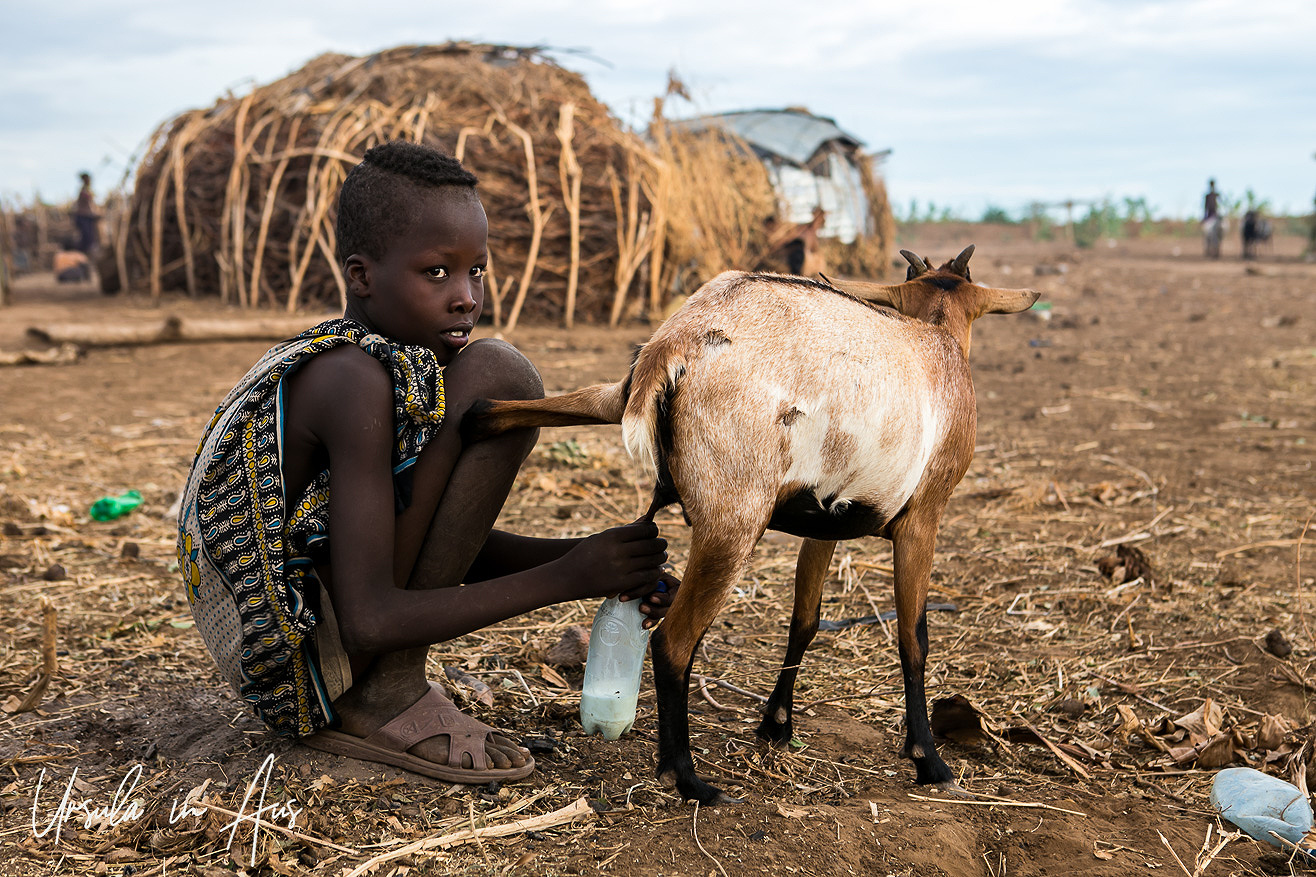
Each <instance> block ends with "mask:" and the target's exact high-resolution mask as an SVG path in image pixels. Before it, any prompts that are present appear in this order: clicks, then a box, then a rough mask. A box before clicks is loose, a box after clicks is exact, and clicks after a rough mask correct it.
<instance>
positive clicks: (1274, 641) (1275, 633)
mask: <svg viewBox="0 0 1316 877" xmlns="http://www.w3.org/2000/svg"><path fill="white" fill-rule="evenodd" d="M1266 651H1268V652H1270V653H1271V654H1272V655H1274V656H1275V657H1277V658H1287V657H1288V656H1289V655H1291V654H1293V645H1292V644H1291V643H1290V642H1289V640H1288V637H1286V636H1284V632H1283V631H1281V630H1280V629H1279V628H1278V627H1276V628H1275V629H1273V630H1272V631H1271V632H1270V633H1268V634H1266Z"/></svg>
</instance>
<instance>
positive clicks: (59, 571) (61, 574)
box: [41, 563, 69, 582]
mask: <svg viewBox="0 0 1316 877" xmlns="http://www.w3.org/2000/svg"><path fill="white" fill-rule="evenodd" d="M41 577H42V578H43V579H45V580H46V581H48V582H62V581H63V580H64V579H66V578H68V577H69V574H68V572H67V571H66V570H65V569H64V567H62V566H60V565H59V564H58V563H52V564H51V565H50V566H49V567H47V568H46V571H45V572H43V573H42V574H41Z"/></svg>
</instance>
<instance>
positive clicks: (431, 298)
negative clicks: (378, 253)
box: [345, 189, 489, 365]
mask: <svg viewBox="0 0 1316 877" xmlns="http://www.w3.org/2000/svg"><path fill="white" fill-rule="evenodd" d="M407 209H410V210H412V211H413V218H412V221H411V224H410V227H409V228H408V230H407V231H406V233H404V234H402V235H400V236H399V237H397V238H395V239H394V240H392V241H391V242H390V243H389V246H388V250H387V252H386V253H385V254H384V257H383V258H382V259H371V258H370V257H369V256H365V255H361V254H354V255H352V256H349V257H348V258H347V261H346V265H345V267H346V269H347V282H348V291H349V292H350V293H351V295H352V298H351V299H349V301H348V309H347V316H349V317H352V318H353V319H356V320H358V321H360V322H361V323H364V324H365V325H366V326H368V327H369V328H371V329H372V330H374V331H375V332H378V333H379V334H381V335H384V336H385V337H387V338H391V339H393V340H394V341H399V342H402V343H403V344H414V345H420V346H422V347H428V348H429V349H430V350H433V351H434V353H435V354H436V355H437V356H438V359H439V363H440V364H441V365H447V364H448V363H450V362H451V361H452V359H453V357H455V356H456V355H457V352H458V351H459V350H461V349H462V348H463V347H465V346H466V345H467V344H468V343H469V342H470V340H471V330H472V329H473V328H474V327H475V323H476V321H477V320H478V319H479V318H480V310H481V309H482V308H483V307H484V273H485V268H486V266H487V265H488V263H489V252H488V234H489V224H488V220H487V219H486V218H485V215H484V207H483V206H482V205H481V204H480V199H479V198H478V197H477V196H476V195H475V193H474V192H473V191H471V190H468V189H441V190H438V191H436V192H432V193H431V192H427V193H425V194H424V195H423V196H422V197H420V198H419V199H418V200H417V201H416V202H415V203H414V204H411V205H408V208H407Z"/></svg>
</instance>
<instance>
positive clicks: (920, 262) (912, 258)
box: [900, 250, 930, 280]
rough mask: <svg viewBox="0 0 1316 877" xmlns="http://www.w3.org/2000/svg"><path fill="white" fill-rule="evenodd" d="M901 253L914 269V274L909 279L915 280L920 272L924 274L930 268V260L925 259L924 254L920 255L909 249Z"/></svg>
mask: <svg viewBox="0 0 1316 877" xmlns="http://www.w3.org/2000/svg"><path fill="white" fill-rule="evenodd" d="M900 255H902V256H904V257H905V261H906V262H908V263H909V265H910V267H911V268H913V269H914V273H913V275H912V276H911V277H909V278H908V279H910V280H913V279H914V278H915V277H917V276H919V275H920V274H924V273H926V272H927V271H929V270H930V266H929V265H928V261H927V260H926V259H924V258H923V257H922V256H919V255H918V254H917V253H911V252H910V251H909V250H901V251H900Z"/></svg>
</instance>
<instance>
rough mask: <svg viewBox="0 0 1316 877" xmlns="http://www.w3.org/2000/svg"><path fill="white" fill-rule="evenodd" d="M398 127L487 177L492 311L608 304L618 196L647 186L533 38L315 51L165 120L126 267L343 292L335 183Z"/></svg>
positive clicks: (241, 294) (160, 279)
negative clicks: (528, 45) (364, 53)
mask: <svg viewBox="0 0 1316 877" xmlns="http://www.w3.org/2000/svg"><path fill="white" fill-rule="evenodd" d="M395 138H401V139H410V140H416V141H423V142H428V143H432V144H434V145H437V146H439V147H441V148H443V149H445V150H447V151H449V152H451V153H453V154H455V155H457V156H458V157H459V158H461V159H462V160H463V161H464V162H465V163H466V165H467V166H468V167H470V168H471V170H472V171H474V172H475V173H476V175H477V176H479V177H480V180H481V186H480V191H481V196H482V197H483V199H484V202H485V207H486V209H487V211H488V214H489V224H490V249H491V253H492V255H493V260H494V265H493V268H494V270H493V277H492V279H491V284H490V286H491V299H492V301H491V302H490V305H491V310H492V312H493V313H494V314H495V316H496V317H497V318H498V319H499V320H500V321H502V322H514V321H515V319H516V318H517V316H518V315H519V312H520V311H521V310H522V309H524V311H525V313H526V314H527V315H528V316H530V315H532V316H535V317H543V318H559V317H563V316H564V315H567V314H570V313H571V312H573V311H578V312H580V313H585V314H597V313H606V312H607V311H608V309H609V308H610V306H611V300H612V297H613V291H614V288H615V287H616V285H617V280H618V271H619V261H620V260H621V258H622V256H624V254H620V253H619V248H618V243H617V241H618V237H619V232H618V227H619V223H620V225H621V226H622V227H623V228H624V226H625V223H626V221H627V216H628V215H629V213H633V214H634V215H635V216H639V215H641V214H642V213H643V212H645V210H646V209H647V208H642V207H641V206H640V205H638V204H637V205H634V209H633V210H630V211H629V212H628V207H630V206H631V205H628V203H627V201H628V198H633V199H636V200H638V199H639V198H640V197H642V196H641V193H640V192H639V190H638V187H634V186H632V183H631V179H630V178H631V177H634V176H635V173H636V166H637V161H636V159H635V157H634V155H633V153H634V152H635V151H637V150H640V151H642V150H643V147H642V146H641V145H640V144H639V143H638V141H637V140H636V138H634V137H633V136H631V135H628V134H627V133H625V132H624V131H622V129H621V128H620V126H619V125H618V124H617V122H616V121H615V120H614V119H613V117H612V116H611V114H610V113H609V112H608V110H607V108H606V107H605V106H604V105H603V104H602V103H600V102H599V101H597V100H595V99H594V98H593V96H592V95H591V94H590V91H589V89H588V87H587V86H586V85H585V83H584V81H583V80H582V79H581V77H580V76H578V75H577V74H575V73H572V72H570V71H567V70H565V69H563V68H562V67H560V66H558V65H557V64H555V63H553V62H552V61H550V60H549V59H547V58H546V57H545V56H544V55H543V54H542V53H541V52H540V51H538V50H536V49H524V48H512V47H507V46H490V45H474V44H469V43H448V44H444V45H437V46H414V47H411V46H407V47H400V48H394V49H390V50H388V51H384V52H380V53H378V54H375V55H371V56H368V57H349V56H344V55H333V54H330V55H322V56H320V57H318V58H316V59H314V60H312V61H311V62H310V63H309V64H307V65H306V66H305V67H304V68H303V69H301V70H299V71H297V72H296V73H294V74H292V75H290V76H288V77H286V78H284V79H282V80H279V81H278V82H275V83H272V84H270V85H265V86H262V87H259V88H256V89H255V90H253V91H252V92H251V93H249V94H247V95H245V96H242V97H228V98H225V99H223V100H220V101H218V102H217V103H216V104H215V105H214V106H213V107H210V108H209V109H204V110H193V111H191V112H187V113H184V114H182V115H180V116H178V117H176V118H174V119H172V120H170V121H169V122H167V123H166V124H164V125H163V126H161V128H160V129H158V130H157V132H156V134H155V136H154V137H153V138H152V141H151V143H150V145H149V146H148V149H147V152H146V156H145V158H144V159H143V161H142V162H141V165H140V167H139V168H138V170H137V174H136V180H135V185H134V191H133V199H132V206H131V209H130V210H129V211H128V213H127V215H126V217H125V220H124V222H123V224H122V225H121V227H120V228H119V229H118V233H117V234H116V235H115V237H116V249H117V253H118V262H119V265H118V268H119V273H120V274H121V275H123V277H124V278H126V280H127V285H130V286H145V287H149V288H150V290H151V292H152V294H154V295H159V294H160V292H161V290H162V289H165V288H171V289H186V290H187V291H188V292H189V293H190V294H192V295H204V294H218V295H219V296H220V297H221V298H222V299H223V300H225V301H230V302H234V303H236V304H240V305H243V306H251V305H258V304H277V305H281V306H284V307H287V308H288V309H290V310H291V309H294V308H296V307H298V306H299V305H302V304H307V303H335V302H339V301H341V299H342V296H343V295H344V291H343V290H344V287H343V283H342V278H341V277H339V276H338V268H337V259H336V258H335V256H334V226H333V220H334V206H335V205H334V200H335V196H336V193H337V190H338V186H339V185H340V184H341V182H342V180H343V177H344V176H345V175H346V172H347V170H348V169H350V168H351V166H352V165H354V164H355V163H356V162H357V161H359V159H360V156H361V155H362V154H363V153H364V152H365V150H366V149H368V148H369V147H370V146H373V145H375V144H377V143H380V142H384V141H386V140H390V139H395ZM632 190H634V191H632ZM619 205H620V206H619ZM619 216H620V219H619ZM532 290H533V295H531V294H530V293H531V291H532Z"/></svg>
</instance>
